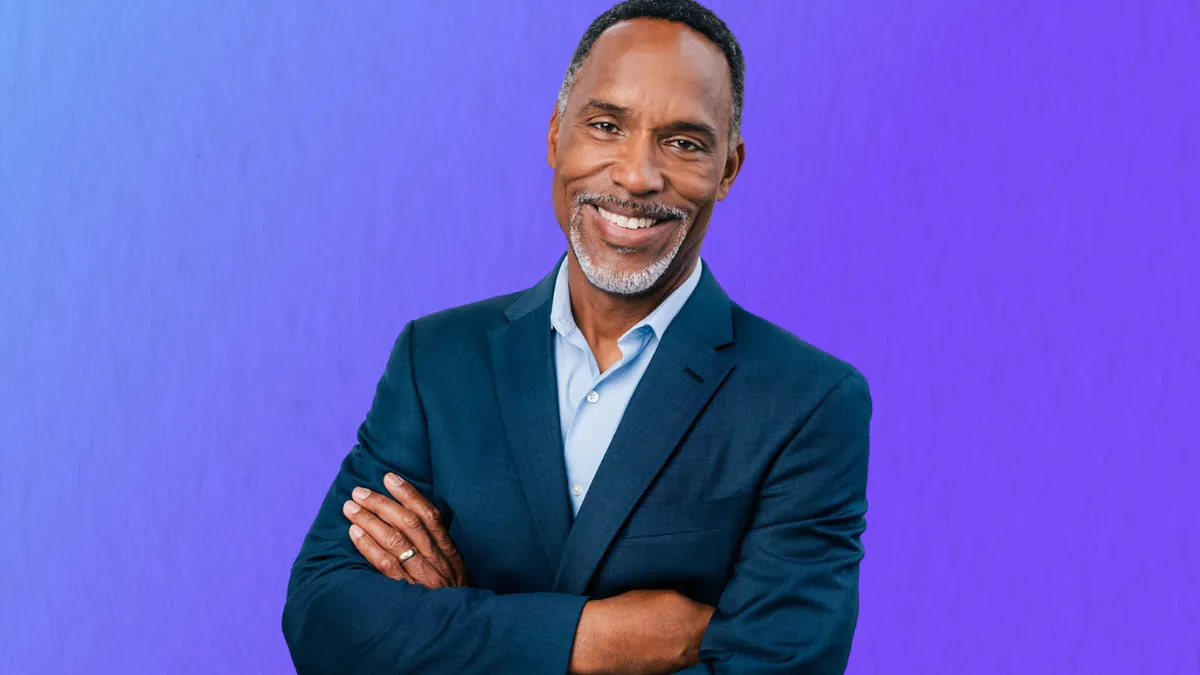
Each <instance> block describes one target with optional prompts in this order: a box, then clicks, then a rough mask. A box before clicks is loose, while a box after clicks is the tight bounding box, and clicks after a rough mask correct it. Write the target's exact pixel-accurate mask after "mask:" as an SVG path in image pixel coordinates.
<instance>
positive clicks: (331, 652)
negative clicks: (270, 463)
mask: <svg viewBox="0 0 1200 675" xmlns="http://www.w3.org/2000/svg"><path fill="white" fill-rule="evenodd" d="M412 334H413V323H411V322H410V323H409V324H408V325H407V326H405V328H404V330H403V331H402V332H401V333H400V336H399V337H398V338H397V339H396V343H395V346H394V347H393V349H392V353H391V356H390V357H389V359H388V364H387V368H386V370H385V372H384V374H383V377H382V378H381V379H380V381H379V385H378V387H377V388H376V391H375V398H374V401H373V402H372V404H371V410H370V412H368V413H367V418H366V420H365V421H364V422H363V424H362V425H361V426H360V427H359V430H358V443H357V444H355V446H354V448H353V449H352V450H351V451H350V454H349V455H347V457H346V458H345V460H344V461H343V462H342V465H341V470H340V471H339V473H338V475H337V477H336V479H335V480H334V481H333V485H332V486H331V487H330V488H329V492H328V493H327V494H326V496H325V500H324V502H323V503H322V504H321V507H320V509H319V511H318V512H317V516H316V519H315V521H314V522H313V524H312V527H311V529H310V530H309V532H308V535H307V536H306V537H305V539H304V543H303V544H302V546H301V548H300V553H299V555H298V556H297V558H296V561H295V563H294V564H293V566H292V571H291V578H290V580H289V582H288V592H287V601H286V604H285V605H284V609H283V634H284V638H285V639H286V641H287V644H288V649H289V651H290V652H291V656H292V661H293V663H294V664H295V667H296V671H297V672H298V673H300V674H301V675H306V674H310V673H311V674H317V673H339V674H340V673H417V672H423V673H465V674H470V673H510V672H511V673H531V674H543V673H544V674H547V675H550V674H553V675H562V674H564V673H566V672H567V664H568V662H569V659H570V653H571V647H572V645H573V643H574V639H575V630H576V628H577V626H578V623H579V617H580V614H581V612H582V611H583V605H584V603H585V602H586V600H587V598H585V597H583V596H575V595H568V594H562V593H525V594H510V595H498V594H496V593H493V592H491V591H486V590H481V589H475V588H440V589H434V590H429V589H426V588H424V587H422V586H419V585H413V584H409V583H407V582H405V581H394V580H392V579H389V578H387V577H385V576H383V575H382V574H380V573H379V572H377V571H376V570H375V569H374V568H373V567H372V566H371V565H370V564H369V563H368V562H367V561H366V560H365V559H364V558H363V557H362V555H361V554H359V552H358V550H357V549H355V548H354V545H353V544H352V543H351V541H350V536H349V527H350V523H349V521H348V520H346V518H345V517H344V516H343V515H342V504H343V502H345V501H346V500H347V499H349V498H350V491H351V490H353V489H354V488H355V486H358V485H362V486H365V487H369V488H371V489H373V490H377V491H379V492H382V493H384V494H386V491H385V490H384V487H383V476H384V474H385V473H387V472H388V471H394V472H396V473H397V474H399V475H401V476H403V477H404V478H405V480H407V481H409V482H411V483H412V485H413V486H414V487H416V488H417V489H418V490H420V491H421V493H422V494H424V495H426V496H427V497H429V496H431V495H432V491H431V488H432V485H431V483H432V471H431V467H430V457H429V439H428V432H427V428H426V423H425V417H424V412H423V411H422V409H421V404H420V401H419V398H418V395H417V390H416V385H415V382H414V379H413V369H412V351H413V350H412V340H413V337H412Z"/></svg>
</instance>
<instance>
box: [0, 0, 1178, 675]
mask: <svg viewBox="0 0 1200 675" xmlns="http://www.w3.org/2000/svg"><path fill="white" fill-rule="evenodd" d="M605 6H606V4H605V3H604V2H597V1H595V0H589V1H587V2H575V1H572V2H562V1H560V0H540V1H538V2H532V1H526V2H515V1H505V2H499V1H494V0H487V1H484V0H479V1H476V2H457V3H452V2H416V1H413V0H409V1H404V2H400V1H392V2H336V3H335V2H311V3H307V2H306V3H296V2H280V1H276V0H271V1H260V2H225V1H217V2H200V1H199V0H173V1H172V2H159V3H151V2H107V3H105V2H66V1H65V0H3V2H0V302H2V305H0V310H2V311H0V444H2V445H0V449H2V454H0V498H2V500H3V501H2V509H0V535H2V540H0V541H2V547H3V548H2V549H0V603H3V611H2V612H0V671H2V672H5V673H89V674H90V673H121V674H122V675H129V674H135V673H147V674H149V673H168V672H171V673H281V672H286V671H287V670H288V669H289V667H290V662H289V660H288V657H287V652H286V648H285V645H284V642H283V638H282V636H281V634H280V630H279V615H280V610H281V607H282V604H283V599H284V588H285V584H286V579H287V573H288V567H289V565H290V563H291V560H292V557H293V556H294V555H295V553H296V550H297V549H298V547H299V544H300V539H301V537H302V536H303V534H304V532H305V530H306V529H307V527H308V525H309V522H310V520H311V518H312V516H313V514H314V512H315V509H316V507H317V504H318V503H319V500H320V498H321V496H322V495H323V493H324V491H325V489H326V487H327V486H328V483H329V481H330V480H331V478H332V477H333V475H334V473H335V471H336V468H337V465H338V463H339V461H340V459H341V457H342V455H343V454H344V453H345V452H346V451H347V450H348V449H349V447H350V445H351V444H352V443H353V439H354V432H355V430H356V427H357V425H358V423H359V422H360V421H361V419H362V417H363V415H364V413H365V412H366V409H367V407H368V405H369V403H370V399H371V395H372V393H373V391H374V386H375V382H376V379H377V378H378V377H379V375H380V374H381V372H382V370H383V367H384V363H385V361H386V358H387V354H388V349H389V347H390V346H391V343H392V341H393V339H394V338H395V337H396V334H397V332H398V331H399V330H400V328H401V327H402V326H403V324H404V322H405V321H406V320H408V319H410V318H412V317H415V316H418V315H421V314H424V313H428V312H430V311H434V310H436V309H440V308H443V307H447V306H450V305H454V304H460V303H464V302H468V301H471V300H474V299H479V298H483V297H486V296H490V295H495V294H499V293H502V292H510V291H513V290H517V289H520V288H523V287H525V286H528V285H529V284H531V283H533V282H534V281H535V280H537V279H538V278H540V277H541V276H542V275H543V274H544V273H546V271H547V270H548V269H549V268H550V266H551V265H552V264H553V263H554V262H555V259H556V256H557V255H558V254H559V253H560V252H561V251H562V250H563V249H564V240H563V237H562V235H561V233H560V232H559V231H558V229H557V226H556V224H555V223H554V221H553V218H552V213H551V210H550V201H549V180H550V172H549V169H548V168H547V167H546V165H545V145H544V143H545V127H546V122H547V120H548V118H549V115H550V112H551V106H552V104H553V100H554V96H555V93H556V91H557V87H558V82H559V78H560V77H561V75H562V72H563V70H564V68H565V66H566V62H567V59H568V58H569V56H570V53H571V50H572V49H573V47H574V44H575V42H576V40H577V39H578V38H579V36H580V35H581V34H582V31H583V29H584V27H585V26H586V24H587V22H588V21H589V20H590V19H591V18H593V17H594V16H595V15H596V14H598V13H599V12H600V11H602V9H604V7H605ZM713 6H714V7H715V8H716V9H717V10H718V11H719V12H721V13H722V15H723V16H724V17H725V18H726V20H727V22H728V23H729V24H730V26H731V27H732V28H733V29H734V31H735V32H736V33H737V34H738V35H739V37H740V39H741V40H742V43H743V45H744V48H745V51H746V55H747V61H748V67H749V72H748V81H747V104H746V126H745V137H746V139H747V164H746V168H745V171H744V172H743V173H742V175H741V177H740V179H739V181H738V183H737V185H736V186H735V188H734V192H733V194H732V196H731V198H730V199H729V200H727V201H726V202H725V203H724V204H722V205H721V206H720V207H719V208H718V210H717V212H716V215H715V218H714V222H713V226H712V230H711V232H710V234H709V238H708V241H707V246H706V247H705V249H704V255H705V258H706V260H708V262H709V264H710V265H711V267H712V269H713V271H714V272H715V273H716V275H717V277H718V279H720V281H721V282H722V283H723V284H724V286H725V288H726V290H727V291H728V292H729V293H730V294H731V295H732V296H733V297H734V299H735V300H738V301H739V302H741V303H742V304H744V305H745V306H746V307H748V308H749V309H751V310H752V311H755V312H758V313H761V314H763V315H765V316H766V317H768V318H770V319H771V320H773V321H775V322H777V323H779V324H781V325H783V326H784V327H786V328H788V329H790V330H792V331H793V332H796V333H797V334H799V335H800V336H802V337H804V338H805V339H807V340H809V341H810V342H812V343H814V344H816V345H818V346H820V347H822V348H824V349H826V350H828V351H831V352H833V353H835V354H837V355H839V356H841V357H843V358H845V359H847V360H849V361H851V362H852V363H854V364H855V365H857V366H858V367H859V368H861V369H862V371H863V372H864V373H865V374H866V375H867V377H868V379H869V381H870V383H871V385H872V389H873V394H874V397H875V410H876V416H875V421H874V425H873V429H872V432H873V448H872V450H873V452H872V467H871V479H870V500H871V512H870V514H869V516H868V519H869V528H868V533H867V535H866V546H867V557H866V560H865V562H864V563H863V568H862V615H861V619H860V623H859V630H858V635H857V639H856V643H855V651H854V655H853V657H852V660H851V672H852V673H854V674H856V675H865V674H867V673H877V674H885V675H896V674H908V673H914V674H915V673H921V674H922V675H929V674H943V673H944V674H955V675H958V674H963V673H969V674H975V673H1020V674H1022V675H1025V674H1034V673H1087V674H1088V675H1096V674H1108V673H1111V674H1114V675H1116V674H1119V675H1128V674H1130V673H1139V674H1140V673H1148V674H1165V675H1178V674H1182V673H1197V672H1200V644H1198V641H1200V638H1198V637H1197V636H1200V590H1198V584H1197V576H1196V575H1197V570H1200V526H1198V524H1197V522H1198V521H1197V515H1196V505H1197V499H1196V494H1198V493H1200V488H1198V487H1197V486H1198V483H1200V481H1198V478H1197V475H1198V469H1200V459H1198V450H1200V441H1198V440H1197V438H1198V436H1200V423H1198V422H1197V420H1198V419H1200V413H1198V410H1197V408H1198V406H1197V403H1198V401H1197V395H1196V385H1197V382H1198V381H1200V356H1198V352H1197V348H1196V342H1197V337H1198V333H1200V310H1198V309H1197V307H1198V305H1200V272H1198V271H1197V270H1198V268H1200V263H1197V259H1198V258H1200V234H1198V230H1200V159H1198V157H1200V122H1198V120H1200V98H1198V94H1197V91H1198V90H1200V57H1197V54H1198V53H1200V52H1198V51H1197V47H1196V44H1197V43H1198V42H1200V5H1197V3H1196V2H1189V1H1184V0H1177V1H1174V2H1171V1H1161V2H1155V1H1146V2H1107V3H1095V2H1072V1H1066V0H1061V1H1049V0H1021V1H1017V2H988V1H981V2H952V1H950V0H943V1H940V2H938V1H935V0H913V1H912V2H906V3H883V2H880V3H868V2H845V1H832V0H831V1H821V2H784V1H782V0H763V1H761V2H747V1H738V0H724V1H721V2H714V3H713ZM1189 493H1190V494H1189Z"/></svg>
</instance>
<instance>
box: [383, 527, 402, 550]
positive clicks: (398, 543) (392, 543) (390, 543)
mask: <svg viewBox="0 0 1200 675" xmlns="http://www.w3.org/2000/svg"><path fill="white" fill-rule="evenodd" d="M384 539H386V540H387V541H386V542H385V543H384V544H383V545H384V547H385V548H388V549H390V550H393V551H399V550H401V549H402V548H403V547H404V535H402V534H400V533H399V532H397V531H395V530H388V533H387V536H386V537H384Z"/></svg>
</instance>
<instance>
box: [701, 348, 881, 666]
mask: <svg viewBox="0 0 1200 675" xmlns="http://www.w3.org/2000/svg"><path fill="white" fill-rule="evenodd" d="M871 407H872V406H871V397H870V394H869V392H868V389H867V383H866V380H864V379H863V377H862V375H861V374H860V373H858V372H857V371H853V372H851V373H850V374H849V375H847V376H846V377H845V378H844V379H843V380H841V382H839V383H838V384H837V385H836V386H834V387H833V389H832V390H831V391H830V393H829V394H828V395H827V396H826V397H825V399H824V400H823V401H822V403H821V404H820V405H819V406H818V407H817V409H816V411H815V412H813V414H812V415H811V416H810V418H809V419H808V421H807V422H806V423H805V424H804V425H803V427H802V428H801V429H800V431H799V432H798V434H797V435H796V437H795V438H794V439H792V441H791V442H790V443H789V444H788V445H787V447H785V448H784V449H783V451H782V453H781V455H780V456H779V457H778V459H777V461H776V463H775V464H774V466H773V467H772V468H771V469H770V471H769V473H768V476H767V479H766V482H765V484H764V486H763V488H762V492H761V495H760V500H759V503H758V509H757V511H756V514H755V516H754V520H753V523H752V525H751V529H750V531H749V532H748V533H747V534H746V537H745V539H744V541H743V544H742V550H741V555H740V556H739V560H738V562H737V564H736V566H735V568H734V573H733V577H732V579H731V580H730V582H729V584H728V585H727V586H726V588H725V591H724V592H723V593H722V594H721V598H720V601H719V602H718V604H717V611H716V613H715V614H714V615H713V617H712V620H711V621H710V622H709V624H708V629H707V631H706V632H705V634H704V639H703V642H702V643H701V646H700V658H701V659H702V660H703V662H702V663H700V664H699V665H696V666H692V667H691V668H687V669H685V670H682V671H679V672H680V673H686V674H688V675H706V674H710V673H711V674H713V675H735V674H738V675H740V674H742V673H745V674H747V675H748V674H750V673H753V674H755V675H772V674H774V673H779V674H782V673H790V674H802V675H833V674H835V673H836V674H839V675H840V674H841V673H844V672H845V669H846V663H847V661H848V659H849V656H850V643H851V639H852V638H853V637H854V628H855V624H856V623H857V620H858V567H859V562H860V561H861V560H862V556H863V549H862V544H861V535H862V533H863V530H864V528H865V520H864V516H865V514H866V509H867V501H866V489H867V453H868V431H869V429H868V428H869V426H870V420H871Z"/></svg>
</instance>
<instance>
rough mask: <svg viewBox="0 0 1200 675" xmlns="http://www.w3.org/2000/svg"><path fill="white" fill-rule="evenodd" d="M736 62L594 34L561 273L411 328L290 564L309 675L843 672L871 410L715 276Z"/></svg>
mask: <svg viewBox="0 0 1200 675" xmlns="http://www.w3.org/2000/svg"><path fill="white" fill-rule="evenodd" d="M743 70H744V66H743V61H742V56H741V51H740V49H739V47H738V45H737V42H736V41H735V40H734V38H733V36H732V35H731V34H730V32H729V31H728V29H727V28H726V27H725V25H724V23H722V22H721V21H720V20H719V19H718V18H717V17H716V16H715V15H714V14H712V13H711V12H709V11H708V10H707V9H705V8H703V7H701V6H700V5H698V4H696V3H695V2H691V1H690V0H631V1H630V2H625V3H621V4H620V5H617V6H616V7H614V8H613V9H611V10H609V11H608V12H606V13H605V14H603V15H602V16H600V17H599V18H598V19H597V20H596V21H595V22H594V23H593V24H592V26H591V27H590V28H589V29H588V31H587V33H586V34H585V35H584V37H583V40H582V41H581V43H580V45H579V48H578V49H577V50H576V52H575V56H574V58H573V60H572V62H571V65H570V67H569V69H568V72H567V76H566V78H565V80H564V82H563V86H562V90H561V93H560V96H559V101H558V105H557V106H556V108H555V110H554V113H553V115H552V117H551V119H550V128H549V132H548V134H547V141H548V152H547V158H548V161H549V163H550V166H551V167H552V168H553V169H554V183H553V196H554V212H555V215H556V217H557V219H558V222H559V224H560V226H561V227H562V229H563V232H564V234H565V235H566V238H567V242H568V248H567V253H566V255H565V256H564V258H562V259H560V261H559V264H558V265H557V266H556V267H555V269H554V270H553V271H552V272H550V273H549V274H548V275H547V276H546V277H545V279H543V280H542V281H541V282H540V283H538V284H537V285H536V286H534V287H533V288H531V289H529V290H527V291H525V292H523V293H518V294H513V295H509V296H503V297H497V298H492V299H489V300H485V301H482V302H479V303H475V304H472V305H467V306H465V307H458V308H454V309H450V310H447V311H444V312H439V313H437V314H433V315H431V316H427V317H424V318H421V319H418V320H416V321H412V322H410V323H409V324H408V325H406V326H405V327H404V330H403V331H402V332H401V333H400V336H399V338H398V339H397V340H396V343H395V346H394V348H393V350H392V353H391V356H390V358H389V361H388V364H387V368H386V370H385V372H384V374H383V377H382V379H381V380H380V382H379V385H378V388H377V390H376V394H375V399H374V402H373V404H372V406H371V409H370V411H369V413H368V414H367V417H366V420H365V421H364V422H363V424H362V426H361V427H360V428H359V433H358V443H357V444H356V445H355V446H354V448H353V449H352V451H351V452H350V454H349V455H348V456H347V457H346V459H345V461H344V462H343V464H342V467H341V471H340V473H339V474H338V476H337V478H336V479H335V480H334V483H333V486H332V487H331V488H330V490H329V493H328V495H327V497H326V498H325V501H324V503H323V504H322V505H321V508H320V511H319V512H318V514H317V517H316V521H315V522H314V523H313V526H312V529H311V531H310V532H309V533H308V536H307V538H306V539H305V541H304V544H303V547H302V548H301V550H300V554H299V557H298V558H297V560H296V563H295V565H294V567H293V568H292V576H291V582H290V584H289V588H288V597H287V604H286V607H285V608H284V614H283V630H284V635H285V637H286V638H287V642H288V646H289V648H290V650H291V654H292V658H293V661H294V662H295V665H296V668H297V670H298V671H299V672H302V673H351V672H355V673H357V672H363V673H489V674H490V673H520V674H528V675H536V674H541V673H546V674H554V675H560V674H562V673H567V672H570V673H671V672H685V673H730V674H732V673H755V674H758V675H765V674H771V673H840V672H843V671H844V669H845V665H846V661H847V658H848V655H849V651H850V643H851V638H852V636H853V632H854V627H855V623H856V620H857V613H858V565H859V561H860V560H861V558H862V555H863V552H862V547H861V544H860V536H861V534H862V532H863V530H864V514H865V512H866V495H865V493H866V473H867V445H868V426H869V420H870V416H871V401H870V396H869V394H868V391H867V385H866V382H865V381H864V379H863V377H862V375H861V374H859V372H858V371H857V370H855V369H854V368H853V367H851V366H850V365H848V364H846V363H844V362H842V361H840V360H838V359H836V358H834V357H832V356H830V355H828V354H825V353H823V352H821V351H819V350H817V349H816V348H814V347H812V346H810V345H808V344H807V343H805V342H803V341H801V340H800V339H798V338H796V337H794V336H792V335H790V334H789V333H787V332H785V331H784V330H782V329H780V328H778V327H776V326H774V325H772V324H770V323H768V322H767V321H765V320H763V319H761V318H758V317H756V316H754V315H752V314H750V313H749V312H747V311H746V310H744V309H742V308H741V307H739V306H738V305H736V304H734V303H732V302H731V301H730V300H729V298H728V297H727V296H726V295H725V293H724V292H723V291H722V290H721V288H720V286H719V285H718V284H717V281H716V280H715V278H714V277H713V275H712V273H711V272H710V271H709V270H708V269H707V268H706V267H705V266H704V264H703V262H702V261H701V260H700V245H701V242H702V241H703V239H704V234H705V231H706V230H707V228H708V223H709V218H710V216H711V215H712V211H713V206H714V204H715V203H716V202H717V201H719V200H721V199H723V198H724V197H725V196H726V194H728V192H729V190H730V188H731V186H732V185H733V182H734V179H735V178H736V177H737V175H738V170H739V169H740V168H741V166H742V162H743V159H744V157H745V147H744V144H743V143H742V141H741V139H740V136H739V127H740V119H741V111H742V89H743V85H742V83H743Z"/></svg>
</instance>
